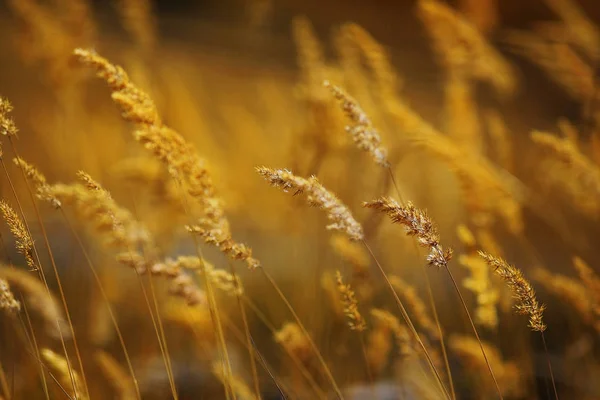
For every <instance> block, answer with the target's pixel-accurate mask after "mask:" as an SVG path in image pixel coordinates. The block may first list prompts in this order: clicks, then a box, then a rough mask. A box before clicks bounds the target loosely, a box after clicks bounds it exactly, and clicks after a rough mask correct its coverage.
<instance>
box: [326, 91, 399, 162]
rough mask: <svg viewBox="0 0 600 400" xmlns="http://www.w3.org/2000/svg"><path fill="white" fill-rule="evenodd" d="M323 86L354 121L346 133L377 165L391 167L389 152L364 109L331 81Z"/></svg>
mask: <svg viewBox="0 0 600 400" xmlns="http://www.w3.org/2000/svg"><path fill="white" fill-rule="evenodd" d="M323 85H324V86H325V87H326V88H328V89H329V90H330V91H331V93H332V94H333V96H334V97H335V98H336V99H337V100H338V101H339V102H340V105H341V108H342V111H343V112H344V113H345V114H346V116H347V117H348V119H350V120H351V121H352V125H349V126H347V127H346V131H347V132H348V133H349V134H350V136H351V137H352V140H353V141H354V143H355V144H356V145H357V147H358V148H359V149H360V150H362V151H365V152H367V153H369V154H370V155H371V157H372V158H373V160H374V161H375V162H376V163H377V164H379V165H381V166H382V167H386V168H387V167H389V166H390V163H389V161H388V159H387V150H386V149H385V148H384V147H382V146H381V137H380V136H379V132H378V131H377V130H376V129H375V127H374V126H373V124H372V122H371V120H370V119H369V117H368V116H367V114H366V113H365V112H364V111H363V110H362V108H360V106H359V105H358V103H357V102H356V100H354V99H353V98H352V97H350V96H349V95H348V94H347V93H346V92H344V91H343V90H342V89H341V88H339V87H337V86H335V85H332V84H331V83H330V82H329V81H325V82H324V83H323Z"/></svg>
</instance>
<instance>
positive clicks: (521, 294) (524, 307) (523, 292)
mask: <svg viewBox="0 0 600 400" xmlns="http://www.w3.org/2000/svg"><path fill="white" fill-rule="evenodd" d="M479 256H480V257H481V258H483V259H484V260H485V262H486V263H487V264H488V265H489V266H490V267H491V268H492V269H493V270H494V272H495V273H496V274H497V275H498V276H499V277H500V278H502V279H503V280H504V281H505V282H506V284H507V285H508V287H510V289H511V290H512V292H513V295H514V297H515V299H516V300H517V304H515V310H516V312H517V314H522V315H528V316H529V323H528V326H529V327H530V328H531V329H532V330H534V331H538V332H544V331H545V330H546V325H545V324H544V321H543V318H542V317H543V313H544V309H545V306H544V305H543V304H540V303H539V302H538V301H537V298H536V296H535V290H533V287H532V286H531V284H530V283H529V282H528V281H527V280H526V279H525V277H524V276H523V273H522V272H521V270H519V269H518V268H516V267H513V266H512V265H510V264H508V263H507V262H506V261H504V260H503V259H501V258H498V257H494V256H492V255H490V254H488V253H485V252H483V251H480V252H479Z"/></svg>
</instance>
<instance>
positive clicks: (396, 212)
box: [363, 197, 452, 268]
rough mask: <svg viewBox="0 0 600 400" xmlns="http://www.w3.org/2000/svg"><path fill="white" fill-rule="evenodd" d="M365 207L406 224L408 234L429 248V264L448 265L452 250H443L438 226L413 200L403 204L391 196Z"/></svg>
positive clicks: (393, 221) (393, 220)
mask: <svg viewBox="0 0 600 400" xmlns="http://www.w3.org/2000/svg"><path fill="white" fill-rule="evenodd" d="M363 207H367V208H373V209H375V210H378V211H380V212H383V213H385V214H387V215H388V217H389V218H390V219H391V220H392V223H399V224H402V225H404V228H405V229H406V234H407V235H408V236H414V237H416V238H417V242H418V243H419V244H420V245H421V246H423V247H428V248H429V255H428V256H427V262H428V263H429V265H431V266H435V267H438V268H441V267H447V266H448V262H449V261H450V260H451V259H452V250H451V249H450V250H446V251H444V250H443V248H442V246H441V245H440V237H439V235H438V232H437V228H436V227H435V225H434V224H433V221H432V220H431V219H430V218H429V216H428V215H427V213H426V212H425V211H423V210H420V209H418V208H416V207H415V206H414V205H413V204H412V203H411V202H408V204H407V205H406V206H401V205H400V204H398V202H396V200H394V199H392V198H389V197H381V198H380V199H377V200H373V201H370V202H364V203H363Z"/></svg>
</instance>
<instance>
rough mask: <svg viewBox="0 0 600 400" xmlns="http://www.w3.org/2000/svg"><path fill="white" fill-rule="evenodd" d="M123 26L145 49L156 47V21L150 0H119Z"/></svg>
mask: <svg viewBox="0 0 600 400" xmlns="http://www.w3.org/2000/svg"><path fill="white" fill-rule="evenodd" d="M117 9H118V11H119V13H120V14H121V19H122V21H123V27H124V28H125V29H126V30H127V32H128V33H129V35H131V36H132V37H133V38H134V40H135V42H136V44H138V45H139V46H140V48H141V49H142V50H144V51H148V50H150V49H152V48H153V47H154V44H155V42H156V27H155V25H156V21H155V20H154V14H153V12H152V2H151V1H149V0H119V1H118V7H117Z"/></svg>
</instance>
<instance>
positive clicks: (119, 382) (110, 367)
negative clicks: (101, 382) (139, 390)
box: [94, 350, 137, 400]
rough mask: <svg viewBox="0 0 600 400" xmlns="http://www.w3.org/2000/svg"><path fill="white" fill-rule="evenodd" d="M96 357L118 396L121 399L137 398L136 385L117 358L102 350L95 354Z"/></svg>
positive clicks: (130, 399) (131, 399)
mask: <svg viewBox="0 0 600 400" xmlns="http://www.w3.org/2000/svg"><path fill="white" fill-rule="evenodd" d="M94 358H95V359H96V363H97V364H98V366H99V367H100V370H101V371H102V373H103V374H104V376H105V377H106V379H107V380H108V382H109V384H110V386H112V388H113V390H114V391H115V392H116V394H117V395H116V397H117V398H118V399H119V400H133V399H136V398H137V396H136V391H135V387H134V385H133V383H132V381H131V379H130V377H129V375H128V373H127V371H125V370H124V369H123V367H121V365H119V363H118V362H117V360H115V359H114V358H113V357H112V356H111V355H110V354H108V353H106V352H104V351H101V350H99V351H97V352H96V353H95V354H94Z"/></svg>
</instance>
